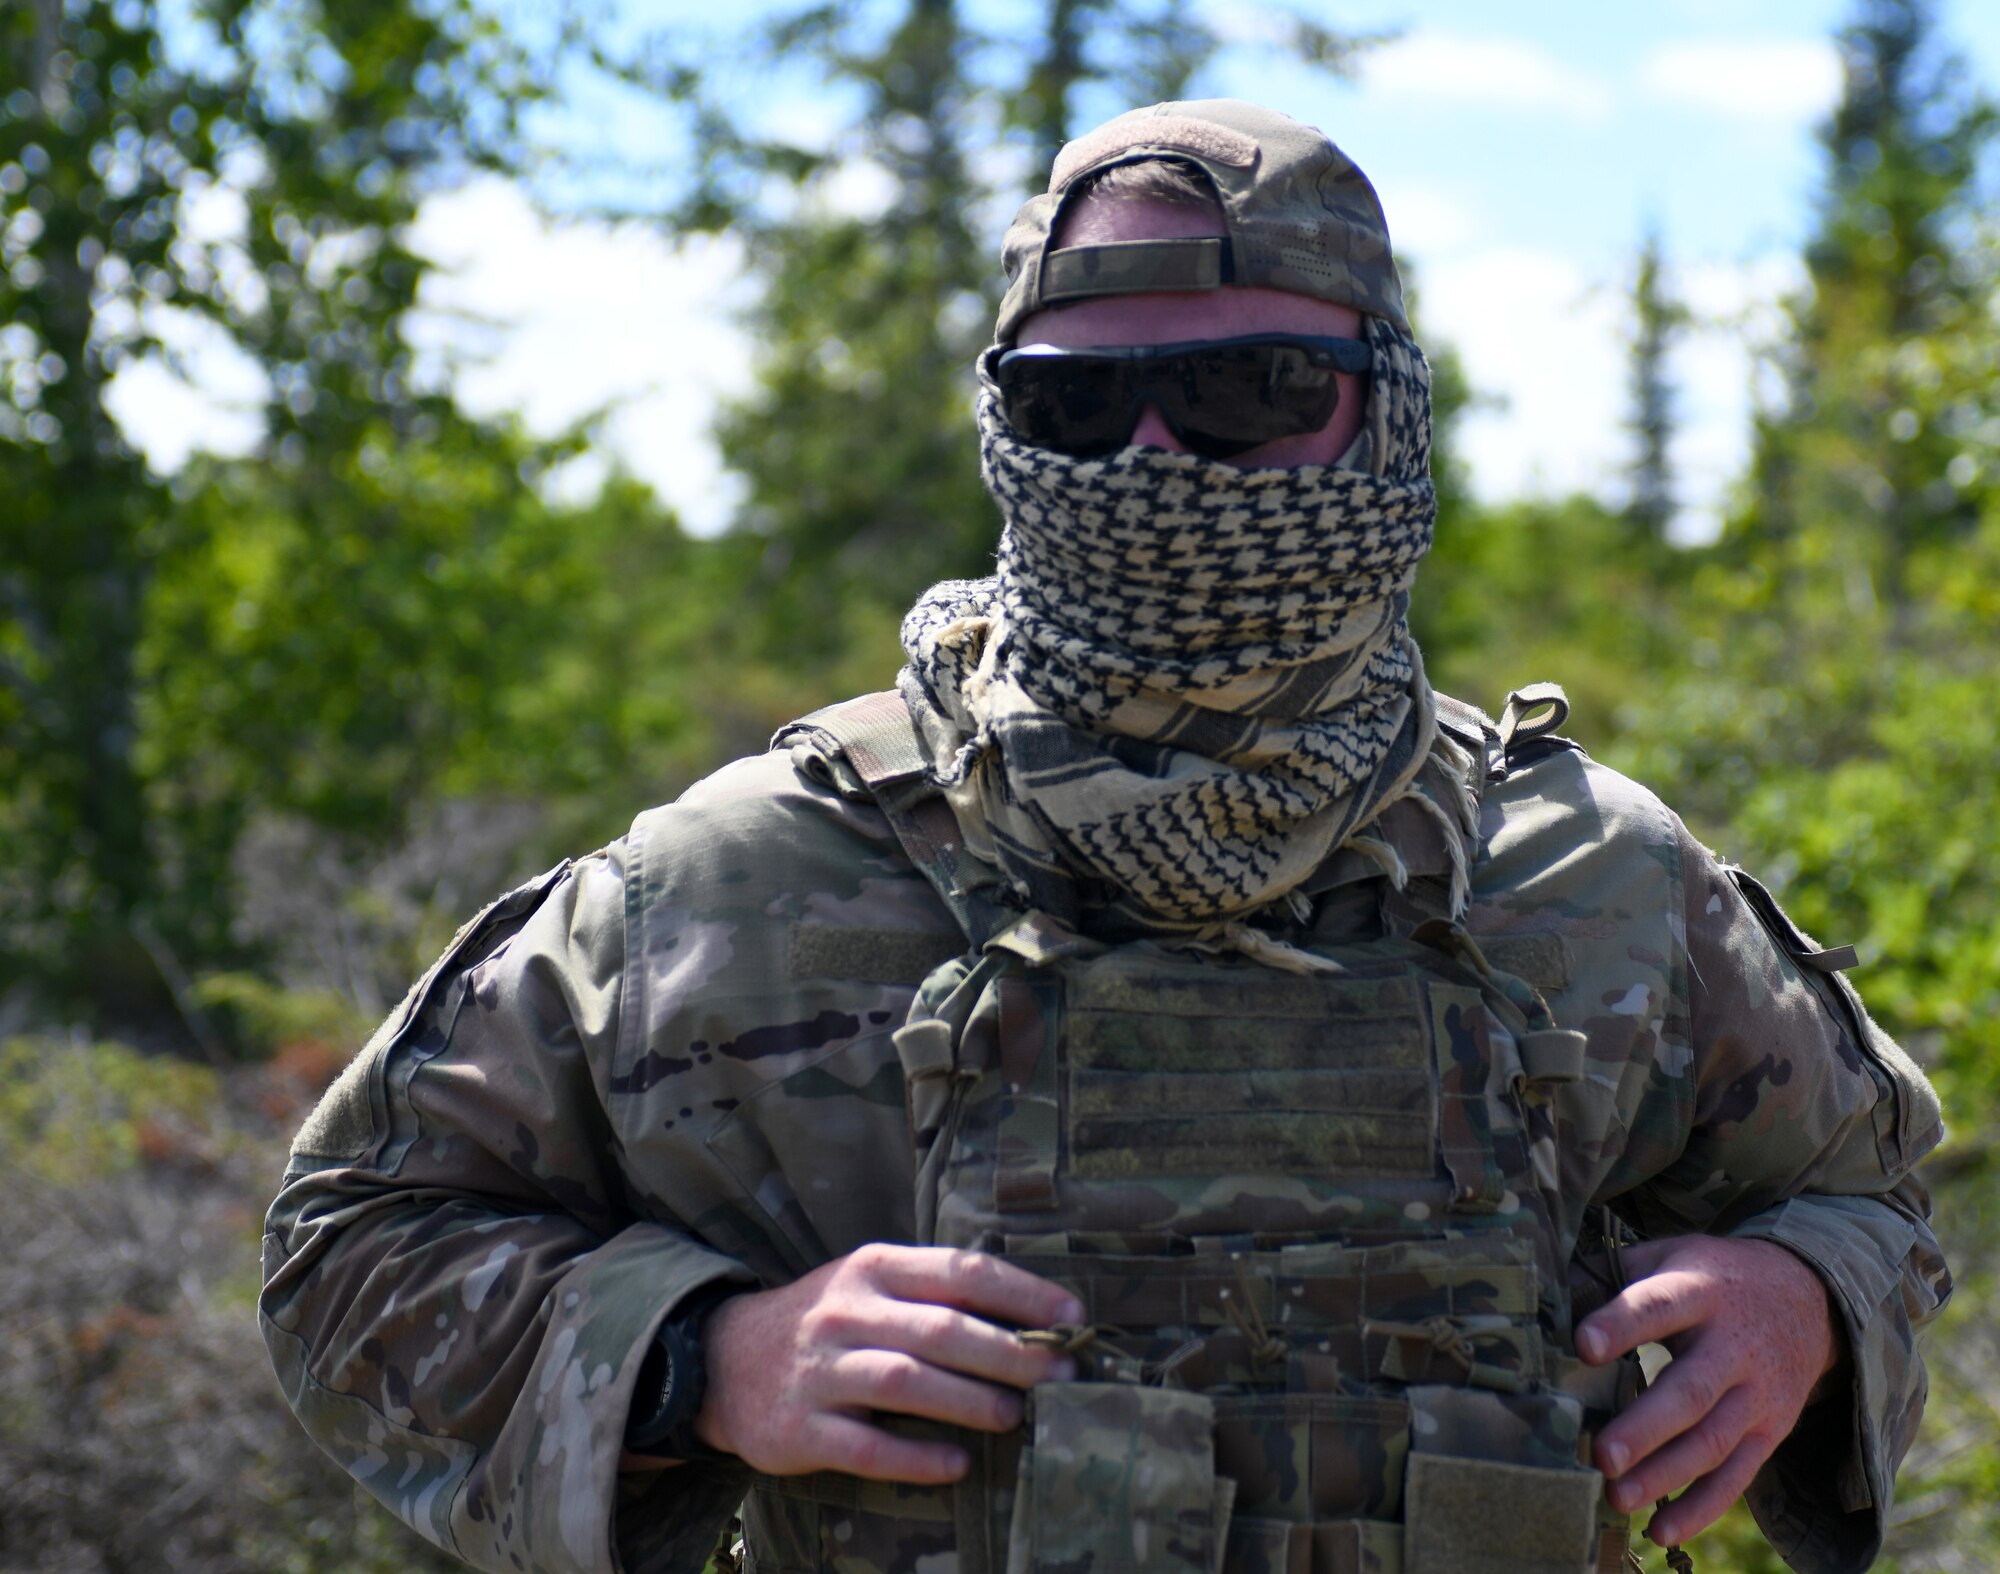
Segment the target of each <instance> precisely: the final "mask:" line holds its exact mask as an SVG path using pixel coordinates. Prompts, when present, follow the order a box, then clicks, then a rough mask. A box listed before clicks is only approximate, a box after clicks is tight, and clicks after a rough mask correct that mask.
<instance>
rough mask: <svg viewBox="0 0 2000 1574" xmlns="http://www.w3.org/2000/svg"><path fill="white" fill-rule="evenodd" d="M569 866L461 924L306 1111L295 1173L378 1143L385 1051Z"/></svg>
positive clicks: (532, 882) (352, 1156) (295, 1142)
mask: <svg viewBox="0 0 2000 1574" xmlns="http://www.w3.org/2000/svg"><path fill="white" fill-rule="evenodd" d="M569 869H570V860H569V859H567V858H565V859H564V860H563V861H562V862H561V863H559V864H557V865H556V866H555V867H554V868H553V869H551V870H549V871H548V872H547V873H545V874H542V875H539V876H537V877H536V878H535V879H533V880H530V881H529V882H528V883H527V884H526V885H522V886H517V887H515V889H513V890H511V891H509V892H507V893H506V895H504V896H501V897H497V898H495V899H494V900H493V901H491V902H489V903H487V904H486V906H485V907H483V908H481V909H480V910H479V911H478V912H477V913H475V914H473V915H472V917H471V918H469V919H467V920H466V921H465V923H463V924H462V925H460V926H459V930H458V933H457V934H455V935H453V936H452V937H451V943H450V944H449V945H447V946H446V947H445V948H444V950H443V952H442V953H440V955H439V956H438V959H437V960H436V961H435V962H433V963H432V964H431V965H430V968H429V970H428V971H426V972H425V973H424V975H423V976H422V977H421V978H419V979H418V980H417V981H416V982H415V983H414V984H412V985H411V986H410V990H409V993H408V994H406V995H404V996H403V999H402V1002H401V1004H399V1005H398V1006H397V1007H396V1009H395V1010H394V1011H391V1012H390V1013H389V1014H388V1016H386V1017H384V1018H383V1019H382V1025H381V1026H380V1027H378V1028H376V1029H375V1031H374V1033H373V1034H372V1035H370V1037H369V1039H368V1042H367V1043H366V1044H363V1045H362V1046H361V1049H360V1050H359V1052H358V1053H356V1055H355V1056H354V1058H353V1059H352V1060H350V1061H349V1062H348V1063H347V1066H346V1069H344V1070H343V1071H342V1072H341V1073H340V1075H339V1076H338V1077H336V1078H335V1079H334V1081H333V1085H332V1086H331V1087H329V1088H328V1089H327V1090H326V1092H325V1093H324V1094H323V1095H321V1097H320V1101H319V1103H318V1104H316V1105H315V1106H314V1107H313V1111H312V1113H311V1114H310V1115H308V1116H307V1117H306V1119H305V1124H304V1125H302V1126H301V1127H300V1128H299V1133H298V1135H297V1136H296V1137H295V1138H294V1139H293V1140H292V1164H291V1166H290V1170H291V1172H292V1173H299V1172H301V1168H302V1167H301V1164H300V1162H299V1161H301V1160H305V1159H328V1160H334V1161H339V1162H345V1161H347V1160H350V1159H356V1158H359V1157H360V1156H361V1155H362V1154H364V1153H366V1152H367V1151H368V1150H369V1149H370V1148H371V1147H373V1146H374V1143H375V1140H376V1137H377V1134H378V1133H379V1132H381V1131H383V1130H385V1129H386V1126H385V1124H384V1121H383V1120H382V1118H381V1117H382V1116H383V1114H384V1113H385V1112H384V1111H383V1110H381V1109H379V1108H377V1107H376V1106H377V1104H378V1102H379V1101H380V1099H381V1094H380V1093H379V1092H377V1091H376V1090H375V1088H374V1083H375V1077H374V1075H373V1072H374V1068H375V1066H376V1065H377V1064H379V1062H380V1061H381V1058H382V1056H383V1054H384V1053H385V1052H386V1051H387V1050H388V1049H389V1048H390V1046H392V1045H393V1044H395V1043H396V1041H397V1040H398V1039H400V1038H401V1037H402V1036H403V1034H404V1032H405V1031H407V1030H408V1028H409V1026H410V1024H411V1023H412V1022H414V1021H415V1020H416V1019H417V1018H418V1016H420V1015H421V1014H422V1012H423V1011H424V1010H425V1009H426V1008H427V1007H428V1006H429V1005H430V1003H431V1000H432V998H433V997H434V996H435V994H436V992H437V989H438V987H439V984H440V982H441V981H443V980H444V979H445V977H446V975H447V974H448V973H450V972H452V970H453V965H454V964H455V963H456V962H457V961H458V960H459V958H461V957H462V956H464V955H465V954H466V953H467V952H469V951H470V950H471V949H472V948H473V947H475V946H477V945H478V944H479V943H480V941H481V940H483V939H484V938H485V936H486V935H487V934H489V933H490V932H491V930H492V928H493V926H494V925H496V924H502V923H506V922H508V921H510V920H512V919H515V918H519V917H521V916H523V915H525V914H527V913H531V912H533V911H534V910H535V909H536V908H537V907H539V906H541V904H542V901H543V899H544V898H545V897H546V896H547V895H548V894H549V892H550V891H551V890H553V889H554V888H555V885H556V882H557V881H559V880H560V879H562V877H563V876H564V875H566V874H568V873H569Z"/></svg>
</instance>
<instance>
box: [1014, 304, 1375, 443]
mask: <svg viewBox="0 0 2000 1574" xmlns="http://www.w3.org/2000/svg"><path fill="white" fill-rule="evenodd" d="M1267 347H1269V348H1276V349H1289V350H1296V351H1300V352H1303V354H1304V355H1305V357H1306V360H1307V362H1308V364H1309V365H1312V366H1315V367H1320V368H1323V369H1326V370H1330V371H1333V372H1347V373H1350V374H1353V373H1360V372H1366V371H1367V370H1368V369H1369V367H1370V366H1371V365H1372V364H1373V361H1374V352H1373V350H1372V349H1371V348H1370V346H1369V345H1368V344H1367V343H1366V342H1365V341H1364V340H1361V339H1346V338H1335V337H1329V336H1325V335H1319V334H1296V333H1253V334H1242V335H1239V336H1237V337H1235V338H1230V339H1183V340H1177V341H1175V342H1173V343H1170V344H1131V345H1076V346H1072V345H1055V344H1027V345H1020V346H1018V347H1016V348H1014V349H1011V350H1008V351H1006V352H1004V353H1003V354H1002V355H1001V356H1000V358H999V360H998V361H997V362H996V363H995V364H994V378H995V381H996V382H998V384H999V386H1000V392H1001V398H1002V401H1003V403H1006V402H1009V401H1010V399H1011V396H1010V393H1009V390H1008V387H1007V371H1008V369H1009V368H1010V367H1026V366H1053V365H1060V364H1062V363H1065V362H1067V363H1070V364H1073V365H1074V364H1079V363H1088V362H1104V363H1111V364H1113V365H1117V366H1129V367H1135V368H1139V367H1144V366H1145V365H1146V364H1147V363H1149V362H1160V363H1163V365H1164V363H1171V362H1173V361H1176V360H1179V359H1181V358H1184V357H1187V356H1190V355H1200V354H1205V353H1212V352H1214V351H1217V350H1237V349H1263V348H1267ZM1177 380H1178V379H1165V380H1163V381H1162V382H1161V383H1160V384H1158V385H1154V384H1152V383H1151V382H1150V381H1145V380H1141V381H1137V382H1135V383H1134V384H1133V385H1132V392H1131V394H1130V397H1129V398H1128V399H1127V400H1126V408H1125V410H1124V412H1123V416H1122V418H1121V420H1120V422H1119V423H1118V424H1119V425H1121V426H1122V427H1123V439H1122V440H1120V441H1115V442H1109V443H1094V444H1089V445H1086V446H1084V447H1081V448H1065V447H1063V446H1062V445H1061V444H1059V443H1052V442H1046V441H1038V440H1037V439H1035V438H1034V437H1032V436H1031V435H1029V434H1027V433H1024V432H1020V431H1018V429H1017V432H1016V435H1017V436H1020V437H1021V438H1022V440H1023V441H1026V442H1033V443H1035V445H1036V446H1037V447H1045V448H1051V449H1055V450H1056V451H1058V452H1063V453H1069V454H1072V455H1073V456H1076V457H1091V456H1095V455H1097V454H1102V453H1110V452H1113V451H1115V450H1116V449H1118V448H1122V447H1125V446H1127V443H1128V442H1129V440H1130V437H1131V431H1132V427H1133V426H1134V425H1136V424H1137V422H1138V419H1139V411H1140V409H1141V407H1142V406H1144V405H1146V404H1149V403H1150V404H1153V405H1154V406H1155V408H1157V409H1158V410H1159V411H1160V414H1161V416H1162V418H1163V419H1164V420H1165V421H1166V423H1167V426H1168V428H1169V430H1171V431H1172V432H1173V434H1174V435H1175V436H1176V437H1177V438H1179V439H1180V440H1181V441H1182V442H1184V443H1186V444H1187V445H1188V447H1189V448H1190V449H1191V450H1192V451H1194V452H1195V453H1198V454H1200V455H1202V456H1203V457H1204V458H1209V459H1228V458H1233V457H1234V456H1235V455H1237V454H1241V453H1247V452H1248V451H1249V450H1251V449H1252V448H1257V447H1260V446H1262V445H1263V444H1264V443H1267V442H1275V441H1276V440H1277V439H1279V438H1281V437H1298V436H1302V435H1304V434H1305V433H1307V432H1312V431H1317V430H1318V429H1319V428H1320V427H1321V426H1324V425H1325V424H1326V422H1328V421H1330V420H1331V419H1332V418H1333V412H1334V410H1335V409H1337V408H1338V407H1339V402H1340V395H1339V392H1338V387H1337V384H1329V394H1330V398H1329V401H1328V403H1327V405H1326V408H1325V411H1324V413H1322V414H1319V415H1318V416H1317V418H1316V419H1314V420H1313V421H1312V424H1310V425H1302V426H1294V425H1290V424H1287V423H1279V425H1280V427H1281V428H1282V429H1274V430H1271V431H1268V432H1265V433H1263V434H1261V435H1258V436H1256V437H1253V438H1250V439H1247V440H1246V439H1242V438H1236V437H1223V436H1219V435H1218V434H1216V433H1214V432H1210V431H1205V430H1203V429H1202V428H1201V427H1200V426H1197V425H1192V424H1188V423H1183V422H1181V421H1179V420H1178V419H1177V418H1176V414H1175V410H1174V409H1173V408H1172V407H1171V406H1172V403H1173V402H1175V401H1173V398H1172V393H1171V387H1172V382H1173V381H1177ZM1161 388H1166V389H1168V390H1169V393H1168V397H1167V399H1164V400H1163V399H1162V398H1161V397H1160V396H1159V395H1160V390H1161ZM1274 413H1275V412H1274ZM1008 419H1009V422H1010V424H1012V421H1013V416H1012V414H1011V413H1010V414H1009V417H1008Z"/></svg>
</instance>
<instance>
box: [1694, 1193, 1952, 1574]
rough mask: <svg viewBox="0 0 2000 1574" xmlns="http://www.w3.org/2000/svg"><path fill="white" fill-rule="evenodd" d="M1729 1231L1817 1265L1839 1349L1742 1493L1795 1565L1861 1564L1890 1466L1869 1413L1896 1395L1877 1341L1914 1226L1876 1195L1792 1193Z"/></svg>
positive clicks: (1821, 1571)
mask: <svg viewBox="0 0 2000 1574" xmlns="http://www.w3.org/2000/svg"><path fill="white" fill-rule="evenodd" d="M1871 1204H1873V1206H1871ZM1729 1233H1730V1234H1731V1235H1732V1236H1734V1237H1736V1238H1737V1239H1742V1240H1766V1241H1770V1242H1772V1243H1773V1244H1775V1245H1779V1246H1783V1247H1784V1248H1786V1249H1787V1250H1788V1251H1790V1252H1792V1253H1793V1254H1795V1255H1796V1256H1797V1257H1799V1258H1800V1259H1801V1260H1802V1261H1804V1262H1805V1264H1806V1265H1807V1266H1808V1267H1810V1268H1811V1269H1812V1270H1813V1271H1814V1272H1815V1273H1817V1274H1818V1275H1819V1277H1820V1280H1821V1282H1822V1283H1824V1284H1825V1285H1826V1286H1827V1290H1828V1299H1829V1301H1830V1302H1831V1304H1832V1306H1833V1308H1834V1309H1835V1312H1836V1315H1837V1316H1838V1317H1839V1319H1840V1323H1841V1330H1842V1332H1843V1334H1844V1335H1845V1339H1846V1350H1847V1354H1846V1359H1845V1360H1844V1361H1843V1362H1842V1364H1841V1365H1840V1366H1838V1367H1836V1368H1835V1369H1834V1370H1833V1372H1832V1373H1830V1374H1828V1380H1827V1381H1826V1383H1825V1384H1824V1385H1823V1388H1822V1390H1816V1391H1815V1399H1814V1401H1813V1402H1812V1403H1810V1404H1809V1405H1808V1406H1807V1407H1806V1409H1805V1410H1804V1411H1803V1412H1802V1413H1801V1415H1800V1417H1799V1420H1798V1423H1797V1425H1795V1426H1794V1427H1793V1429H1792V1433H1791V1435H1790V1436H1789V1437H1788V1438H1786V1439H1785V1441H1784V1442H1783V1443H1781V1444H1779V1445H1778V1448H1777V1451H1776V1452H1775V1453H1773V1454H1772V1456H1771V1458H1770V1459H1769V1461H1767V1462H1766V1464H1765V1466H1764V1468H1763V1469H1762V1470H1761V1471H1759V1472H1758V1474H1757V1477H1756V1479H1755V1480H1754V1481H1753V1482H1752V1483H1751V1485H1750V1489H1749V1491H1748V1492H1746V1493H1745V1494H1744V1498H1745V1501H1746V1502H1747V1504H1748V1505H1749V1508H1750V1512H1751V1514H1752V1516H1753V1517H1754V1518H1755V1519H1756V1521H1757V1525H1758V1528H1759V1529H1761V1530H1762V1531H1763V1532H1764V1536H1765V1539H1766V1540H1768V1541H1769V1542H1770V1543H1771V1545H1772V1547H1773V1548H1774V1549H1775V1550H1776V1551H1777V1552H1778V1554H1779V1555H1780V1556H1781V1557H1783V1558H1784V1559H1785V1561H1786V1562H1787V1563H1789V1564H1790V1565H1791V1566H1792V1567H1793V1568H1795V1569H1798V1570H1802V1571H1809V1574H1850V1571H1852V1574H1861V1571H1863V1570H1865V1569H1867V1568H1868V1567H1869V1566H1870V1565H1871V1564H1873V1562H1874V1561H1875V1558H1876V1555H1877V1554H1878V1553H1879V1552H1880V1551H1881V1547H1882V1538H1883V1535H1884V1533H1885V1532H1886V1530H1887V1523H1888V1510H1889V1505H1890V1502H1891V1499H1892V1491H1893V1488H1892V1483H1893V1480H1894V1474H1895V1466H1896V1460H1895V1459H1892V1458H1889V1457H1888V1453H1887V1450H1886V1449H1885V1447H1884V1444H1883V1440H1882V1438H1881V1436H1880V1434H1879V1432H1878V1430H1877V1428H1876V1425H1875V1422H1874V1417H1875V1416H1877V1415H1878V1414H1887V1413H1888V1410H1887V1409H1886V1408H1885V1407H1886V1406H1890V1405H1895V1404H1897V1402H1898V1398H1899V1396H1894V1395H1890V1394H1889V1393H1887V1392H1886V1389H1887V1387H1888V1386H1889V1384H1890V1382H1891V1381H1892V1373H1891V1371H1890V1370H1888V1369H1887V1367H1886V1366H1885V1363H1884V1361H1883V1360H1882V1359H1880V1358H1879V1357H1880V1356H1881V1353H1882V1352H1880V1351H1878V1350H1877V1349H1875V1345H1878V1344H1880V1343H1881V1341H1882V1340H1883V1339H1884V1338H1885V1337H1886V1336H1887V1335H1886V1330H1885V1319H1886V1310H1885V1303H1886V1302H1887V1301H1889V1299H1890V1298H1891V1297H1892V1296H1894V1295H1895V1294H1896V1293H1897V1291H1898V1289H1899V1287H1900V1284H1901V1279H1902V1266H1903V1263H1904V1261H1905V1259H1906V1258H1907V1257H1908V1255H1909V1252H1910V1250H1911V1248H1912V1246H1913V1245H1914V1244H1915V1241H1916V1231H1915V1229H1914V1228H1913V1227H1912V1225H1911V1224H1910V1222H1909V1221H1908V1220H1907V1219H1905V1218H1903V1217H1902V1216H1901V1215H1900V1214H1898V1213H1897V1212H1895V1210H1893V1209H1891V1208H1888V1207H1886V1206H1882V1205H1880V1204H1879V1203H1877V1202H1876V1201H1875V1199H1870V1198H1855V1197H1838V1198H1836V1197H1825V1198H1817V1197H1794V1198H1792V1199H1790V1200H1789V1201H1786V1202H1782V1203H1779V1204H1778V1205H1777V1206H1775V1207H1772V1208H1768V1209H1766V1210H1764V1211H1763V1212H1762V1213H1758V1214H1753V1215H1752V1216H1751V1217H1750V1218H1748V1219H1746V1220H1744V1221H1743V1222H1742V1223H1741V1224H1739V1225H1737V1226H1736V1228H1734V1229H1733V1230H1731V1231H1730V1232H1729Z"/></svg>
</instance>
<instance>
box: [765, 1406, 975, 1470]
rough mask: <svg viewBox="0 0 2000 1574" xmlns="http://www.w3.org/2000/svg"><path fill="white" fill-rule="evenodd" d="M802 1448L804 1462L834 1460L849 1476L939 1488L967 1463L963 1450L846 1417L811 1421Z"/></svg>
mask: <svg viewBox="0 0 2000 1574" xmlns="http://www.w3.org/2000/svg"><path fill="white" fill-rule="evenodd" d="M800 1443H801V1449H800V1457H801V1458H802V1459H811V1460H825V1461H838V1464H837V1466H836V1467H835V1468H838V1469H840V1470H843V1471H845V1472H846V1473H847V1474H848V1475H851V1476H865V1477H867V1478H868V1479H869V1480H870V1481H907V1482H909V1483H911V1484H912V1485H914V1486H943V1485H944V1484H945V1483H946V1482H950V1481H956V1480H958V1478H959V1477H960V1476H962V1475H964V1474H965V1472H966V1469H967V1467H968V1466H969V1464H970V1461H969V1460H968V1459H967V1457H966V1453H965V1450H964V1449H962V1448H959V1447H957V1446H956V1445H955V1444H951V1443H920V1442H917V1441H915V1440H914V1439H911V1438H907V1437H897V1436H895V1435H894V1434H893V1433H890V1432H885V1431H883V1430H882V1429H881V1428H880V1427H879V1426H870V1425H869V1424H868V1423H867V1422H865V1421H857V1420H856V1419H854V1417H852V1416H844V1415H833V1414H825V1415H819V1416H815V1417H814V1418H813V1420H812V1422H811V1424H810V1425H809V1426H808V1427H807V1429H806V1433H805V1435H804V1436H803V1437H802V1438H801V1439H800ZM800 1468H801V1469H806V1470H810V1469H814V1468H818V1467H816V1466H813V1465H805V1466H801V1467H800ZM781 1473H785V1474H789V1473H791V1472H781Z"/></svg>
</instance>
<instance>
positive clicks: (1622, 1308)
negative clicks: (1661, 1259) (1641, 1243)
mask: <svg viewBox="0 0 2000 1574" xmlns="http://www.w3.org/2000/svg"><path fill="white" fill-rule="evenodd" d="M1711 1290H1712V1281H1711V1280H1710V1279H1708V1278H1707V1277H1706V1276H1704V1275H1701V1274H1697V1273H1692V1272H1685V1271H1677V1270H1675V1269H1672V1268H1668V1269H1666V1270H1664V1271H1662V1272H1657V1273H1650V1274H1648V1275H1647V1276H1646V1277H1645V1278H1643V1279H1638V1280H1635V1281H1634V1282H1633V1283H1632V1284H1630V1285H1628V1286H1626V1287H1625V1289H1623V1290H1621V1291H1620V1292H1619V1293H1618V1294H1617V1295H1615V1296H1613V1297H1612V1298H1611V1299H1610V1300H1608V1301H1606V1302H1605V1303H1604V1305H1602V1306H1600V1307H1599V1308H1598V1309H1597V1310H1596V1311H1594V1312H1592V1313H1591V1314H1590V1315H1589V1316H1588V1317H1586V1318H1585V1319H1584V1320H1583V1322H1582V1323H1581V1324H1579V1325H1578V1327H1577V1331H1576V1349H1577V1354H1579V1355H1581V1356H1582V1357H1583V1358H1584V1360H1586V1361H1589V1362H1592V1363H1594V1364H1596V1365H1602V1364H1603V1363H1604V1362H1606V1361H1610V1360H1615V1359H1616V1358H1617V1357H1619V1356H1621V1355H1628V1354H1630V1353H1631V1352H1632V1351H1634V1350H1636V1349H1638V1348H1639V1346H1640V1345H1642V1344H1663V1345H1666V1346H1667V1347H1668V1348H1669V1349H1671V1348H1673V1341H1674V1339H1675V1336H1676V1335H1679V1334H1683V1333H1686V1332H1687V1331H1688V1330H1689V1329H1691V1328H1694V1327H1696V1326H1697V1325H1699V1324H1700V1323H1701V1322H1702V1321H1703V1320H1704V1319H1705V1318H1706V1317H1707V1316H1708V1314H1709V1311H1710V1309H1711V1308H1710V1301H1711Z"/></svg>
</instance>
